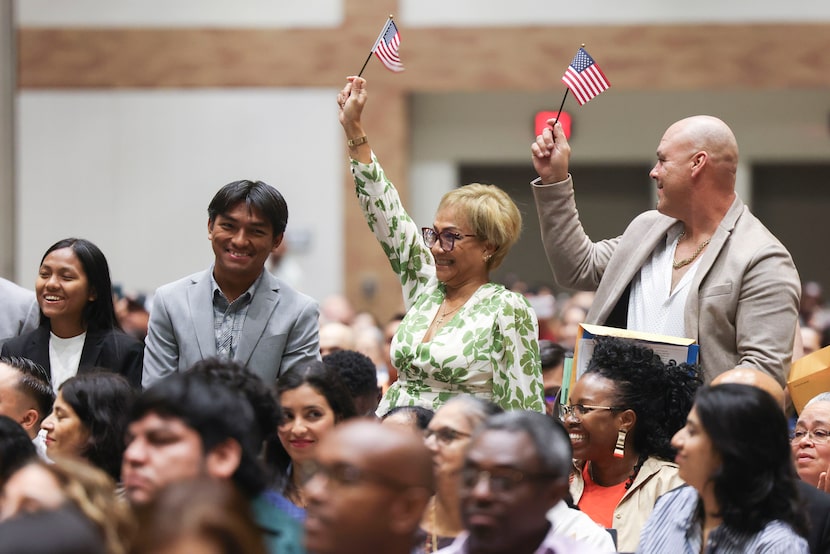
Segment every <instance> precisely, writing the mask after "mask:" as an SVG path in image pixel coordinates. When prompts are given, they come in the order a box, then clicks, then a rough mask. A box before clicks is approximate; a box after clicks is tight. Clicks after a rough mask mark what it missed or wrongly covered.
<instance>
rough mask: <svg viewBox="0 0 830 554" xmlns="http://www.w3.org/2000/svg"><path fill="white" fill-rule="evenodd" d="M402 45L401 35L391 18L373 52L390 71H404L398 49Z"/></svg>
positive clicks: (387, 21)
mask: <svg viewBox="0 0 830 554" xmlns="http://www.w3.org/2000/svg"><path fill="white" fill-rule="evenodd" d="M400 45H401V34H400V33H399V32H398V28H397V27H396V26H395V22H394V21H393V20H392V18H391V17H390V18H389V19H387V20H386V25H384V26H383V30H382V31H381V32H380V36H378V39H377V40H376V41H375V45H374V46H373V47H372V52H374V53H375V55H376V56H377V57H378V59H379V60H380V61H381V63H383V65H385V66H386V69H389V70H390V71H395V72H398V71H403V69H404V68H403V64H402V63H401V57H400V56H399V55H398V47H399V46H400Z"/></svg>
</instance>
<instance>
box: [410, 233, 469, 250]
mask: <svg viewBox="0 0 830 554" xmlns="http://www.w3.org/2000/svg"><path fill="white" fill-rule="evenodd" d="M421 235H422V236H423V237H424V244H426V245H427V248H432V247H433V246H435V243H436V242H438V243H439V244H440V245H441V250H443V251H444V252H452V249H453V248H455V241H457V240H461V239H463V238H464V237H474V236H476V235H464V234H462V233H455V232H453V231H450V230H446V231H441V232H440V233H439V232H438V231H436V230H435V229H433V228H432V227H422V228H421Z"/></svg>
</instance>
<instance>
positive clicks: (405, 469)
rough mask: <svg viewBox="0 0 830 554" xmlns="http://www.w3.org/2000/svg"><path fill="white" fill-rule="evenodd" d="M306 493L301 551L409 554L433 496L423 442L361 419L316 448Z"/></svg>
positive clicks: (337, 430) (343, 426)
mask: <svg viewBox="0 0 830 554" xmlns="http://www.w3.org/2000/svg"><path fill="white" fill-rule="evenodd" d="M317 463H318V470H317V472H316V473H315V475H314V477H312V478H311V480H310V481H309V482H308V484H307V485H306V489H305V496H306V501H307V502H308V506H307V512H306V521H305V528H306V548H307V549H308V551H309V552H311V553H313V554H365V553H366V552H372V553H375V554H409V552H410V551H411V550H412V546H413V536H414V533H415V530H416V529H417V528H418V525H419V524H420V522H421V517H422V515H423V513H424V509H426V507H427V504H428V502H429V499H430V497H431V496H432V494H433V492H434V481H433V471H432V457H431V455H430V452H429V450H427V448H426V446H425V445H424V440H423V438H422V437H420V436H418V435H416V434H415V433H406V432H401V431H400V430H399V429H397V428H393V427H388V426H384V425H381V424H380V423H379V422H376V421H372V420H368V419H363V420H354V421H351V422H346V423H343V424H341V425H338V426H337V427H336V428H335V429H334V430H333V431H332V432H331V433H329V434H327V435H326V436H325V438H323V439H322V441H321V442H320V444H319V445H318V447H317Z"/></svg>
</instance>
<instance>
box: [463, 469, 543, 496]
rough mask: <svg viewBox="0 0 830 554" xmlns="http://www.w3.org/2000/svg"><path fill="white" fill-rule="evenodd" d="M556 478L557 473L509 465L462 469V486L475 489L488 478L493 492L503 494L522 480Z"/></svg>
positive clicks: (465, 488)
mask: <svg viewBox="0 0 830 554" xmlns="http://www.w3.org/2000/svg"><path fill="white" fill-rule="evenodd" d="M556 478H557V476H556V475H552V474H549V473H525V472H524V471H520V470H518V469H513V468H509V467H498V468H493V469H481V468H477V467H465V468H462V469H461V488H462V489H464V490H471V489H474V488H475V487H476V485H478V484H479V482H480V481H481V480H482V479H486V480H487V485H488V486H489V488H490V492H491V493H493V494H503V493H508V492H510V491H512V490H513V489H515V488H516V487H517V486H518V485H519V484H520V483H522V482H529V481H547V480H549V479H556Z"/></svg>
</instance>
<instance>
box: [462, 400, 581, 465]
mask: <svg viewBox="0 0 830 554" xmlns="http://www.w3.org/2000/svg"><path fill="white" fill-rule="evenodd" d="M487 431H511V432H521V433H526V434H527V436H528V437H530V440H531V441H533V446H534V447H535V448H536V455H537V456H538V457H539V461H540V462H541V464H542V472H544V473H549V474H551V475H555V476H556V477H557V478H562V479H567V477H568V474H569V473H570V471H571V465H572V463H573V462H572V456H573V450H572V449H571V440H570V438H569V437H568V432H567V431H565V428H564V427H563V426H562V424H561V423H559V421H557V420H556V419H554V418H552V417H550V416H547V415H545V414H542V413H539V412H531V411H526V410H516V411H510V412H504V413H501V414H496V415H493V416H490V417H488V418H487V419H486V420H484V423H482V424H481V425H480V426H479V428H478V430H477V431H476V436H480V435H481V434H482V433H485V432H487Z"/></svg>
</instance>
